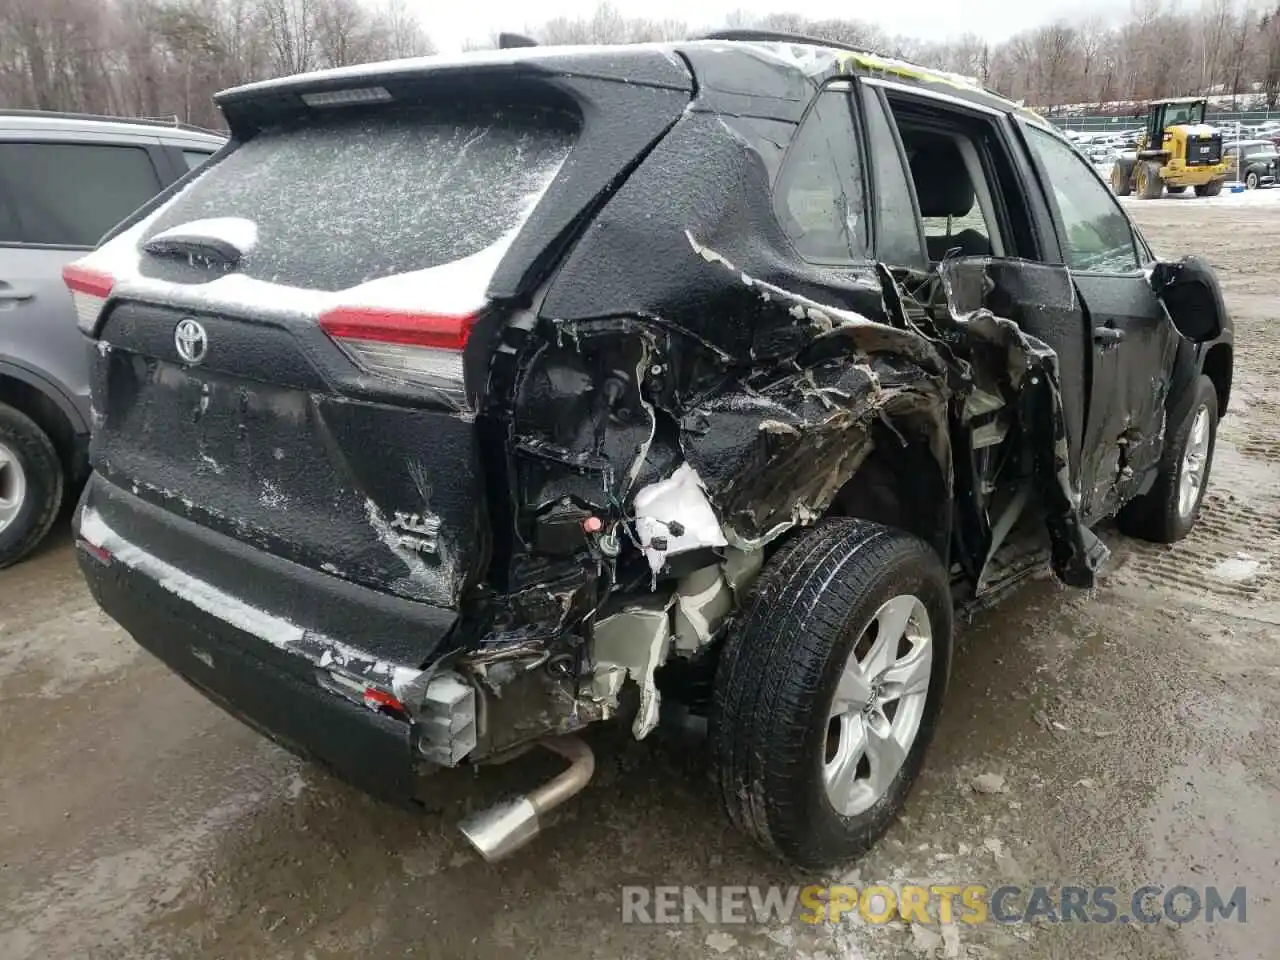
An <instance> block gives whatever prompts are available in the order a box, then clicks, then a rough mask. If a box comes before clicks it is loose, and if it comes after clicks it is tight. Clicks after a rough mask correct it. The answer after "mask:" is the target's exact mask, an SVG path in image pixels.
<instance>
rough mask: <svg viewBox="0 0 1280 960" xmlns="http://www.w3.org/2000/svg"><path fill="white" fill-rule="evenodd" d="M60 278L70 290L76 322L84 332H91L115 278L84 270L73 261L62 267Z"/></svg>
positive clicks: (96, 323) (109, 294) (95, 271)
mask: <svg viewBox="0 0 1280 960" xmlns="http://www.w3.org/2000/svg"><path fill="white" fill-rule="evenodd" d="M62 280H63V282H64V283H65V284H66V285H67V289H68V290H70V291H71V299H72V300H73V301H74V302H75V306H76V324H77V326H79V327H80V329H81V330H82V331H84V332H85V333H93V328H94V327H96V326H97V325H98V317H99V316H101V315H102V307H103V305H104V304H105V303H106V302H107V298H108V297H110V296H111V288H112V287H114V286H115V283H116V282H115V280H114V279H113V278H112V277H111V275H110V274H106V273H99V272H98V271H97V270H86V269H85V268H84V267H77V266H76V265H75V264H74V263H72V264H68V265H67V266H65V267H63V268H62Z"/></svg>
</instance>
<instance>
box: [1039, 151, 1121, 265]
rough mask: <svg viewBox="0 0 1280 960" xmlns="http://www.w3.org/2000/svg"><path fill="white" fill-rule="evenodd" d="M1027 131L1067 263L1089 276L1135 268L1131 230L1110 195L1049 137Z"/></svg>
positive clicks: (1090, 173)
mask: <svg viewBox="0 0 1280 960" xmlns="http://www.w3.org/2000/svg"><path fill="white" fill-rule="evenodd" d="M1026 130H1027V138H1028V140H1029V141H1030V143H1031V149H1032V150H1033V151H1034V152H1035V155H1036V157H1037V158H1038V159H1039V161H1040V163H1041V164H1042V166H1043V167H1044V170H1045V173H1046V174H1047V175H1048V178H1049V185H1050V186H1051V187H1052V189H1053V195H1054V199H1055V200H1056V201H1057V206H1058V212H1059V215H1060V216H1061V220H1062V227H1063V237H1062V241H1063V246H1064V248H1065V249H1064V250H1063V252H1064V254H1065V255H1066V260H1067V265H1068V266H1070V267H1072V268H1074V269H1076V270H1087V271H1089V272H1091V273H1131V272H1132V271H1134V270H1136V269H1137V268H1138V255H1137V251H1136V249H1135V248H1134V243H1133V230H1132V229H1131V228H1130V226H1129V218H1128V217H1126V216H1125V215H1124V212H1123V211H1122V210H1121V209H1120V206H1119V204H1117V203H1116V201H1115V199H1114V198H1113V197H1112V195H1111V191H1110V190H1108V189H1107V188H1106V186H1104V185H1103V183H1102V181H1101V180H1099V179H1098V177H1097V175H1096V174H1095V173H1094V172H1093V170H1091V169H1090V168H1089V166H1088V165H1087V164H1085V163H1084V162H1082V161H1081V160H1080V158H1079V157H1077V156H1076V154H1075V151H1073V150H1072V149H1071V148H1070V147H1069V146H1067V145H1066V144H1065V143H1063V142H1062V141H1060V140H1059V139H1058V138H1057V137H1055V136H1054V135H1053V134H1051V133H1047V132H1045V131H1043V130H1040V129H1038V128H1036V127H1030V126H1029V127H1027V128H1026Z"/></svg>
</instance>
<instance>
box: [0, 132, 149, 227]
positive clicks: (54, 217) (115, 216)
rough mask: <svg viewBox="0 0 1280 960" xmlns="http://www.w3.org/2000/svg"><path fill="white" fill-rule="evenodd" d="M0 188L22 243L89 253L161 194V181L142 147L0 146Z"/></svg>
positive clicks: (58, 144)
mask: <svg viewBox="0 0 1280 960" xmlns="http://www.w3.org/2000/svg"><path fill="white" fill-rule="evenodd" d="M0 186H3V188H4V192H6V193H7V194H8V195H9V197H11V198H12V202H13V206H14V211H15V213H16V216H17V221H18V228H19V231H20V234H21V236H20V238H19V239H20V241H21V242H23V243H33V244H53V245H58V246H72V247H92V246H94V245H96V244H97V242H98V240H99V239H101V238H102V236H103V234H105V233H106V232H107V231H108V230H110V229H111V228H112V227H114V226H115V225H116V224H117V223H119V222H120V221H121V220H123V219H124V218H125V217H127V216H128V215H129V214H131V213H132V212H133V211H134V210H136V209H137V208H138V207H140V206H142V205H143V204H144V203H146V202H147V201H148V200H150V199H151V198H152V197H153V196H155V195H156V194H157V193H159V192H160V179H159V177H157V176H156V171H155V168H154V167H153V166H152V164H151V157H150V155H149V154H148V153H147V151H146V150H145V149H143V148H141V147H122V146H110V145H100V144H81V143H0Z"/></svg>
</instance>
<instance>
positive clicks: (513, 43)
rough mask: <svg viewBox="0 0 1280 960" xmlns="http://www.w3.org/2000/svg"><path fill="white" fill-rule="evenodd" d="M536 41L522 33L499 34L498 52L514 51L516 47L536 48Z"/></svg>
mask: <svg viewBox="0 0 1280 960" xmlns="http://www.w3.org/2000/svg"><path fill="white" fill-rule="evenodd" d="M537 45H538V41H537V40H535V39H533V37H526V36H525V35H524V34H523V33H500V34H498V49H499V50H514V49H516V48H517V47H536V46H537Z"/></svg>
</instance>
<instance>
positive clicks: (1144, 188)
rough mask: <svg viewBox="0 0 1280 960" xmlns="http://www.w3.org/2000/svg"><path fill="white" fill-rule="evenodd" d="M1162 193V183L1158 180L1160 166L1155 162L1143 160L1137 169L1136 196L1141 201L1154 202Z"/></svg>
mask: <svg viewBox="0 0 1280 960" xmlns="http://www.w3.org/2000/svg"><path fill="white" fill-rule="evenodd" d="M1163 193H1164V182H1163V181H1162V180H1161V179H1160V164H1159V163H1158V162H1156V161H1155V160H1144V161H1143V162H1142V164H1141V165H1140V166H1139V167H1138V194H1139V196H1141V197H1142V199H1143V200H1156V199H1159V197H1160V196H1161V195H1162V194H1163Z"/></svg>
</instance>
